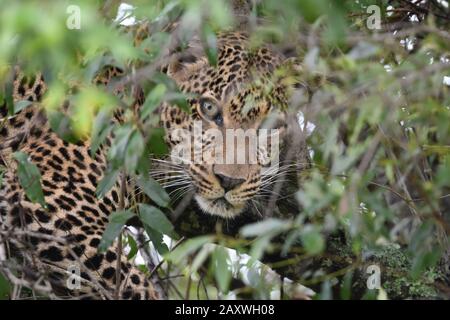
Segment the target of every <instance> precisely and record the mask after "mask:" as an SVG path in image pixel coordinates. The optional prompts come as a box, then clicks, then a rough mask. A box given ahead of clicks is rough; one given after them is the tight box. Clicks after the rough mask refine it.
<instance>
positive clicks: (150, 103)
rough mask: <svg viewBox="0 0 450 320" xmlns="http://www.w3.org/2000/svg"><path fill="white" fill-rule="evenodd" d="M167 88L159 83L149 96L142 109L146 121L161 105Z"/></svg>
mask: <svg viewBox="0 0 450 320" xmlns="http://www.w3.org/2000/svg"><path fill="white" fill-rule="evenodd" d="M166 91H167V88H166V86H165V85H164V84H163V83H158V84H157V85H156V86H155V87H154V88H153V89H152V90H151V91H150V93H149V94H148V95H147V98H146V99H145V102H144V105H143V106H142V108H141V118H142V119H145V118H147V117H148V116H149V115H150V114H152V113H153V111H155V109H156V108H157V107H158V106H159V105H160V104H161V102H162V101H163V98H164V94H165V93H166Z"/></svg>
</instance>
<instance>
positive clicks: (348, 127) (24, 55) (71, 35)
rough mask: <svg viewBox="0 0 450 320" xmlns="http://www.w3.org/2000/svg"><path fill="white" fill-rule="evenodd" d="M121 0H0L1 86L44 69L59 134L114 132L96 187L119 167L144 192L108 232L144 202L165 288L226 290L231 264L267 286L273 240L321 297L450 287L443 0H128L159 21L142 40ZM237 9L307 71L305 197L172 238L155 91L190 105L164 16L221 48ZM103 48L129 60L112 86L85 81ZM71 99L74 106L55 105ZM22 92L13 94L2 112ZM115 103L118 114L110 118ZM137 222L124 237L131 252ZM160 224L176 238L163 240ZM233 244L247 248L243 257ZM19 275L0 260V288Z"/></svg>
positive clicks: (267, 290)
mask: <svg viewBox="0 0 450 320" xmlns="http://www.w3.org/2000/svg"><path fill="white" fill-rule="evenodd" d="M120 2H121V1H114V0H106V1H82V0H78V1H70V2H68V1H42V0H41V1H7V0H0V48H2V49H1V50H0V90H1V91H0V101H3V100H7V101H8V100H10V99H11V92H10V89H11V88H10V80H11V69H12V66H14V65H15V64H17V63H20V64H21V65H22V66H23V67H24V68H25V69H26V70H27V71H28V72H30V73H31V72H34V71H36V70H41V71H43V73H44V77H45V79H46V81H47V82H48V85H49V90H48V94H47V95H46V96H45V98H44V100H43V102H42V106H43V108H45V109H46V111H47V114H48V116H49V118H50V121H51V124H52V127H53V129H54V130H56V131H57V132H58V133H59V134H60V135H62V136H63V137H64V138H65V139H67V140H68V141H75V140H77V139H86V138H87V137H89V138H90V139H91V141H92V144H93V149H94V150H93V152H95V148H97V147H98V146H99V145H100V144H101V143H102V141H103V139H104V138H105V136H106V135H107V134H108V133H110V132H114V133H115V139H114V141H113V144H112V147H111V149H110V151H109V168H108V172H109V174H108V175H107V176H106V177H105V179H103V181H102V182H101V184H100V185H99V188H98V190H97V191H98V196H102V194H104V193H105V192H106V191H108V190H109V188H110V187H111V186H112V184H114V183H115V182H116V180H117V179H118V177H119V176H120V173H121V172H126V173H127V174H128V175H129V176H130V177H131V178H135V181H136V184H138V185H139V186H140V189H141V190H143V192H144V193H145V194H146V195H147V196H148V197H149V198H150V200H151V201H148V202H146V203H141V202H142V201H141V200H139V199H138V198H137V199H133V201H134V202H133V205H132V207H131V208H129V209H124V210H123V211H120V212H115V213H113V215H112V216H111V222H110V225H109V226H108V229H107V231H106V232H105V235H104V237H103V241H102V244H101V248H105V247H107V246H108V245H110V244H111V242H112V241H113V240H114V239H115V238H117V236H118V235H119V234H120V233H121V232H123V231H122V227H123V225H124V224H125V222H126V221H127V220H128V219H129V218H130V217H132V216H134V215H136V214H138V216H139V218H140V219H141V221H142V223H143V225H144V227H145V229H146V231H147V234H148V235H149V237H150V239H151V242H152V247H155V248H156V250H157V251H158V252H159V253H160V254H161V256H160V257H159V258H160V259H162V260H161V263H160V264H159V265H158V269H157V270H156V271H155V270H154V272H159V273H160V276H161V278H164V279H165V281H166V282H165V283H167V288H168V292H169V297H171V298H180V297H185V298H216V297H217V296H218V295H219V296H221V297H224V295H225V294H227V293H228V292H229V290H230V285H231V286H233V285H234V281H232V278H233V277H238V276H237V275H238V273H239V272H241V273H242V274H243V278H244V282H245V284H246V285H245V286H244V287H243V288H241V289H240V290H238V291H239V293H240V294H250V295H251V296H252V297H259V298H268V297H271V294H272V297H274V294H275V293H274V291H273V290H274V289H276V288H277V286H278V284H277V281H275V277H274V276H272V274H270V275H271V276H269V275H267V274H266V271H267V267H266V266H262V267H258V268H257V267H256V266H257V265H259V262H258V260H260V259H263V256H264V254H267V253H270V252H271V250H275V249H277V250H279V249H282V251H284V252H288V251H291V252H295V255H294V256H290V257H289V258H288V259H285V260H282V261H278V262H275V263H274V264H272V265H271V267H274V268H285V267H289V266H300V265H301V268H300V270H299V271H298V273H297V274H296V276H297V277H296V279H295V280H299V281H300V283H302V284H303V285H305V286H307V287H310V288H313V289H314V290H315V291H316V292H317V295H316V296H315V298H318V299H319V298H322V299H327V298H336V299H337V298H342V299H348V298H362V297H365V298H377V297H378V298H380V299H381V298H385V297H387V298H437V297H442V298H448V296H449V288H450V287H449V286H448V283H449V279H448V278H447V274H449V273H450V272H449V271H450V270H449V266H450V265H449V262H448V261H449V260H448V256H449V254H448V252H447V248H448V247H449V244H448V240H447V234H448V232H449V228H450V224H449V223H450V202H448V197H449V190H450V153H449V152H450V121H449V119H450V33H449V30H450V9H449V3H448V1H439V0H424V1H406V0H405V1H403V0H392V1H388V0H359V1H357V0H355V1H340V0H302V1H297V0H284V1H278V0H261V1H253V7H252V6H251V5H250V3H251V2H252V1H248V2H247V1H225V0H190V1H187V0H157V1H144V0H136V1H131V0H130V1H128V2H129V3H130V4H132V5H133V6H134V9H133V10H132V13H131V16H132V18H130V17H128V18H127V17H122V18H123V19H122V20H125V21H129V19H133V20H134V21H135V22H138V23H139V22H140V21H149V22H150V24H151V26H152V34H151V36H150V37H148V38H147V39H145V40H144V41H142V42H141V43H139V44H138V45H136V44H135V42H134V39H133V31H132V29H133V27H125V26H123V25H122V26H121V25H120V21H119V20H117V19H116V16H117V11H118V7H119V5H120ZM230 3H231V4H232V5H230ZM73 4H76V5H77V6H79V8H80V13H81V20H80V29H69V28H68V27H67V26H66V22H67V19H68V18H69V17H70V15H71V11H70V10H69V11H68V7H69V5H73ZM370 5H376V6H377V8H379V9H380V19H381V20H380V26H379V28H377V26H376V24H375V28H373V24H370V22H371V21H372V20H371V19H373V17H374V16H373V12H374V11H371V10H369V11H368V10H367V8H368V6H370ZM232 6H234V8H235V11H237V12H238V13H240V15H238V16H237V17H236V16H234V15H233V13H232V12H233V11H232V10H230V8H231V7H232ZM242 17H244V19H248V27H249V28H250V30H251V39H252V41H253V42H254V43H255V45H257V44H258V43H269V42H270V43H272V44H273V45H274V46H275V47H276V48H278V49H279V50H280V51H282V52H288V53H289V55H290V56H292V57H295V58H296V60H297V61H298V62H299V72H300V75H299V76H298V81H299V83H300V86H299V88H298V90H297V91H298V92H297V93H296V94H295V95H294V97H293V99H292V101H291V106H290V107H291V108H292V110H295V111H302V113H303V116H304V117H303V119H304V123H305V128H306V125H307V124H309V126H310V127H311V125H312V124H313V125H314V130H312V132H311V134H310V135H309V136H308V146H309V148H310V153H311V155H312V162H313V166H312V168H311V169H309V170H307V172H305V173H304V175H305V179H304V182H303V185H302V188H301V189H300V190H298V192H297V193H296V198H297V200H298V202H299V204H300V205H301V207H302V209H301V210H300V212H295V217H294V218H289V219H288V218H286V219H283V218H271V219H267V220H264V221H262V222H258V223H255V224H252V225H247V226H243V228H242V229H241V231H240V235H241V236H240V237H229V236H226V235H223V234H222V233H221V232H220V230H219V231H218V232H216V233H214V232H211V233H209V234H203V235H196V236H193V237H192V238H190V239H186V238H181V237H180V236H179V235H178V234H177V232H176V231H174V226H173V223H174V221H173V219H172V218H173V215H172V213H173V212H174V211H176V208H175V207H174V205H173V203H172V202H171V201H170V198H169V196H168V195H167V193H166V192H165V191H164V190H163V189H162V188H161V187H160V186H159V185H158V184H157V183H156V182H155V181H153V180H152V179H151V178H149V177H148V175H147V172H148V170H149V168H150V167H151V165H152V164H151V161H150V160H149V159H150V158H151V157H153V156H154V155H155V154H156V155H162V154H164V153H165V152H167V148H166V146H165V145H164V143H163V140H162V130H161V129H160V128H158V117H157V115H155V113H154V111H155V109H156V108H157V106H158V105H159V104H160V103H161V102H162V101H171V102H174V103H176V104H178V105H179V106H180V108H185V107H186V102H185V97H184V96H183V95H182V94H181V93H180V91H179V90H178V89H177V88H176V87H175V86H174V84H173V83H172V82H171V81H170V80H169V79H168V78H167V77H165V76H164V75H163V74H162V73H160V72H158V66H160V65H161V63H162V61H163V60H164V58H165V54H166V51H167V49H168V48H169V47H170V46H171V45H173V43H172V42H171V41H169V40H170V39H172V37H173V35H171V34H170V33H169V32H168V31H167V26H168V25H170V23H172V22H174V21H178V22H179V23H181V24H182V28H181V30H183V34H182V35H177V36H178V37H179V38H180V39H181V41H183V39H185V40H186V39H189V37H191V36H192V35H193V34H196V33H200V35H201V37H202V39H203V40H204V41H203V43H204V46H205V52H206V53H207V56H208V58H209V59H210V62H211V63H214V61H215V59H216V57H215V54H216V51H215V43H216V42H215V32H217V31H220V30H227V29H230V28H232V27H233V25H234V24H236V23H240V19H243V18H242ZM111 64H112V65H117V66H118V67H121V68H124V69H125V70H126V75H125V76H124V77H122V78H120V79H118V83H116V84H117V85H129V87H130V90H129V94H128V95H124V96H123V97H121V98H120V99H119V98H118V97H117V96H116V95H115V94H114V85H113V86H108V87H107V88H102V87H99V86H94V85H92V81H93V79H94V77H95V76H96V75H97V74H98V73H99V72H100V71H101V70H102V68H103V67H104V66H105V65H111ZM116 84H115V85H116ZM135 86H139V87H142V89H143V90H144V93H145V96H146V101H145V103H144V105H143V107H142V108H141V109H140V110H138V111H136V110H135V109H133V108H132V103H133V99H134V96H133V92H134V90H133V88H134V87H135ZM74 88H76V90H75V89H74ZM65 99H68V100H69V101H70V109H69V111H67V112H62V111H61V109H60V107H61V106H62V104H63V101H64V100H65ZM26 107H28V105H27V103H26V102H22V103H16V104H15V105H14V110H10V112H11V114H13V113H14V112H17V111H18V110H20V109H22V108H26ZM117 109H122V110H123V111H124V118H125V121H124V123H122V124H118V123H116V124H110V122H109V121H108V120H109V119H110V118H111V116H112V113H113V111H114V110H117ZM16 159H17V161H18V162H19V164H20V167H19V170H21V171H22V173H23V174H22V176H23V179H25V180H26V179H30V176H29V175H30V174H34V175H39V173H38V172H35V171H36V168H35V167H33V165H32V164H30V163H28V162H27V160H26V156H25V155H23V154H20V153H19V154H16ZM1 170H2V168H0V183H1ZM25 184H26V183H25ZM32 187H33V190H29V192H28V193H27V195H28V196H29V197H30V199H34V200H35V201H37V202H42V197H43V196H42V194H41V192H40V190H39V186H36V185H35V184H33V186H32ZM44 205H45V204H44ZM130 234H131V233H127V232H124V233H123V234H122V239H123V241H124V243H125V245H126V246H127V247H128V248H129V253H128V255H129V258H130V259H135V258H136V255H137V251H138V250H137V246H136V242H135V240H134V239H133V237H132V236H130ZM163 235H168V236H170V237H171V238H172V239H174V241H173V242H172V245H169V244H168V243H167V242H163V241H162V239H163ZM280 238H281V239H283V241H282V242H280V241H279V239H280ZM174 243H176V244H177V245H176V248H173V244H174ZM210 244H214V245H210ZM227 249H233V251H229V250H227ZM234 250H237V252H239V254H248V255H249V256H250V257H251V258H249V257H248V256H246V257H244V258H241V259H238V258H237V255H238V254H237V253H236V251H234ZM136 262H137V263H142V259H141V258H140V259H137V260H136ZM370 265H377V266H378V267H379V268H380V270H381V289H368V288H367V286H366V280H367V277H368V276H369V273H367V268H368V266H370ZM142 268H143V269H145V268H146V266H145V265H144V264H143V265H142ZM147 271H150V270H147ZM12 287H13V284H8V283H7V282H6V281H5V280H4V279H3V277H1V276H0V295H5V292H9V290H11V288H12ZM238 291H235V292H234V293H237V292H238ZM219 292H220V294H219ZM286 294H287V293H286ZM232 296H233V295H232V294H230V295H229V297H232ZM286 297H287V296H286Z"/></svg>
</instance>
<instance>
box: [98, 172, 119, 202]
mask: <svg viewBox="0 0 450 320" xmlns="http://www.w3.org/2000/svg"><path fill="white" fill-rule="evenodd" d="M119 173H120V171H119V170H117V169H111V168H108V169H107V170H106V172H105V176H104V177H103V179H102V180H101V181H100V183H99V184H98V185H97V190H96V191H95V192H96V194H97V198H99V199H101V198H103V197H104V196H105V194H107V193H108V191H109V190H111V188H112V187H113V186H114V184H115V183H116V182H117V178H118V176H119Z"/></svg>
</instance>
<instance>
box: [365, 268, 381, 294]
mask: <svg viewBox="0 0 450 320" xmlns="http://www.w3.org/2000/svg"><path fill="white" fill-rule="evenodd" d="M366 273H368V274H370V276H369V277H368V278H367V289H380V288H381V270H380V267H379V266H378V265H376V264H371V265H370V266H368V267H367V269H366Z"/></svg>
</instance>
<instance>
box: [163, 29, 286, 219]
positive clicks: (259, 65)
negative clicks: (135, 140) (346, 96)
mask: <svg viewBox="0 0 450 320" xmlns="http://www.w3.org/2000/svg"><path fill="white" fill-rule="evenodd" d="M218 41H219V42H218V49H219V52H218V63H217V66H215V67H213V66H211V65H210V64H209V63H208V61H207V58H206V57H203V56H199V57H189V59H188V60H189V62H187V63H186V62H178V61H177V62H176V63H175V65H172V66H171V67H169V70H168V73H169V75H171V76H172V77H173V78H174V79H175V81H176V82H177V83H178V85H179V86H180V87H181V89H182V90H183V91H184V92H187V93H190V94H195V97H194V98H192V99H190V100H189V102H190V105H191V114H188V113H186V112H184V111H181V110H180V109H178V108H177V107H174V106H169V105H166V104H165V105H163V107H162V115H161V118H162V123H163V125H164V127H165V129H166V138H167V141H168V143H169V145H170V147H171V149H172V153H171V160H170V161H171V165H169V167H171V171H172V173H173V179H172V180H171V179H169V181H168V182H166V184H165V185H166V186H171V187H174V188H175V189H176V188H180V189H184V190H193V191H194V199H195V201H196V202H197V204H198V206H199V207H200V208H201V209H202V210H203V211H205V212H206V213H209V214H212V215H216V216H220V217H223V218H233V217H236V216H237V215H239V214H240V213H242V212H243V211H244V210H246V209H247V208H249V207H250V206H252V205H253V204H254V203H255V202H258V201H259V200H260V198H261V197H264V196H267V195H268V194H270V189H271V186H272V184H273V183H274V182H275V181H274V178H276V177H277V174H278V173H279V171H280V168H281V167H280V166H279V162H278V160H279V158H278V157H279V153H278V151H279V147H280V145H281V144H282V142H283V138H284V137H285V131H286V119H285V113H284V111H283V110H285V108H286V105H287V98H286V92H285V88H284V87H283V86H281V85H280V83H279V82H277V80H276V78H275V72H276V70H277V68H278V67H279V66H280V64H281V62H282V61H281V59H280V58H279V57H278V56H276V55H275V54H273V53H272V52H270V51H269V50H268V49H267V48H261V49H257V50H250V49H249V48H248V46H249V45H248V42H247V39H246V37H245V36H244V35H242V34H239V33H237V34H236V33H233V34H226V35H222V36H221V37H219V39H218ZM262 129H265V130H262ZM252 134H253V135H252ZM186 137H188V138H186ZM244 137H245V138H244ZM239 139H240V140H239ZM255 139H256V140H255ZM260 139H263V140H260ZM186 142H187V143H186ZM181 158H182V159H184V161H182V160H181ZM169 171H170V170H169Z"/></svg>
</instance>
